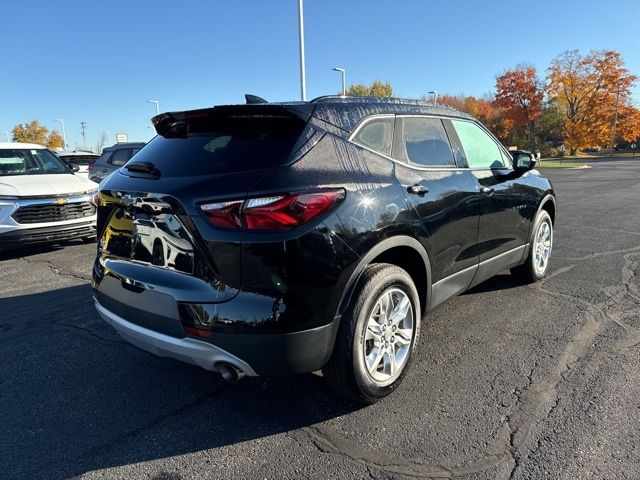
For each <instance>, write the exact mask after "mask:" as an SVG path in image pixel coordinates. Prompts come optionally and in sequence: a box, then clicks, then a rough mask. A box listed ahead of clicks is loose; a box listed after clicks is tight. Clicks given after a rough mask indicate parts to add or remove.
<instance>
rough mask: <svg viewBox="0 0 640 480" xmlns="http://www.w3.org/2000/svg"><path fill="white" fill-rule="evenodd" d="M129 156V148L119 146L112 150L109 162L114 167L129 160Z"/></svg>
mask: <svg viewBox="0 0 640 480" xmlns="http://www.w3.org/2000/svg"><path fill="white" fill-rule="evenodd" d="M130 158H131V149H130V148H120V149H118V150H116V151H115V152H113V155H112V156H111V159H110V160H109V163H110V164H111V165H113V166H114V167H121V166H122V165H124V164H125V163H127V162H128V161H129V159H130Z"/></svg>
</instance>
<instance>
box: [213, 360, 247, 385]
mask: <svg viewBox="0 0 640 480" xmlns="http://www.w3.org/2000/svg"><path fill="white" fill-rule="evenodd" d="M217 367H218V372H219V373H220V375H221V376H222V378H223V379H224V380H225V381H227V382H229V383H235V382H237V381H238V380H241V379H242V378H244V376H245V374H244V372H243V371H241V370H239V369H238V368H236V367H234V366H233V365H230V364H228V363H219V364H218V365H217Z"/></svg>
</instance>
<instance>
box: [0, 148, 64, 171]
mask: <svg viewBox="0 0 640 480" xmlns="http://www.w3.org/2000/svg"><path fill="white" fill-rule="evenodd" d="M52 173H72V171H71V170H70V169H69V167H67V166H66V165H65V164H64V162H63V161H62V160H60V159H59V158H58V157H56V156H55V155H54V154H53V153H51V152H50V151H49V150H45V149H0V176H9V175H46V174H52Z"/></svg>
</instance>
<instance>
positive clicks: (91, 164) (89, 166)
mask: <svg viewBox="0 0 640 480" xmlns="http://www.w3.org/2000/svg"><path fill="white" fill-rule="evenodd" d="M92 170H93V163H90V164H89V165H88V166H87V171H88V172H91V171H92Z"/></svg>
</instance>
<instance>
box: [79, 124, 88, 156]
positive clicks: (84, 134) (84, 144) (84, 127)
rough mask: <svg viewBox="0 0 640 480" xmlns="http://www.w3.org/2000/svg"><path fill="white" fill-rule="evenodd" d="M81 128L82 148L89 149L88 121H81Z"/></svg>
mask: <svg viewBox="0 0 640 480" xmlns="http://www.w3.org/2000/svg"><path fill="white" fill-rule="evenodd" d="M80 130H81V132H82V150H86V149H87V122H84V121H83V122H80Z"/></svg>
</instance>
